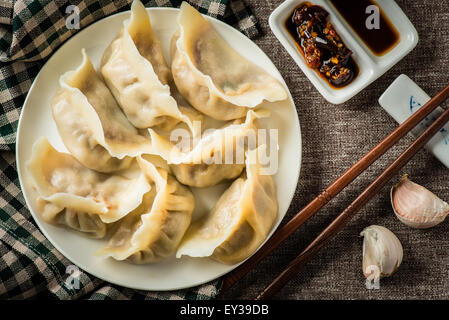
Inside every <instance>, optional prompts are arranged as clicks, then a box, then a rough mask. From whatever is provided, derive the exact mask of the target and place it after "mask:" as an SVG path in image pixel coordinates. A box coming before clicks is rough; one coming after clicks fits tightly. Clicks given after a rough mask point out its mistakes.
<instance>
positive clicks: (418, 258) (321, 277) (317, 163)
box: [225, 0, 449, 299]
mask: <svg viewBox="0 0 449 320" xmlns="http://www.w3.org/2000/svg"><path fill="white" fill-rule="evenodd" d="M281 2H282V1H275V0H266V1H258V0H248V1H247V3H248V4H250V5H251V7H252V9H253V12H254V14H255V16H256V17H257V18H258V20H259V23H260V25H261V28H262V30H263V32H264V35H263V36H262V37H260V38H259V39H257V40H256V41H255V42H256V43H257V44H258V45H259V46H260V47H261V48H262V49H263V50H264V51H265V52H266V53H267V54H268V56H269V57H270V58H271V59H272V60H273V62H274V64H275V65H276V66H277V68H278V69H279V71H280V72H281V74H282V76H283V77H284V79H285V81H286V83H287V85H288V87H289V89H290V91H291V93H292V95H293V98H294V100H295V104H296V108H297V110H298V114H299V120H300V123H301V129H302V139H303V162H302V168H301V174H300V180H299V183H298V187H297V190H296V194H295V197H294V200H293V202H292V204H291V206H290V209H289V211H288V213H287V216H286V218H285V219H284V222H285V221H287V219H289V218H291V217H292V216H293V215H294V214H295V213H296V212H297V211H299V209H301V208H302V207H303V206H304V205H306V204H307V203H308V202H309V201H311V200H312V199H313V198H314V197H315V196H316V195H318V193H319V192H320V191H321V190H322V189H324V188H325V187H326V186H327V185H329V184H330V183H331V182H332V181H334V180H335V179H336V178H337V177H338V176H339V175H340V174H342V173H343V172H344V171H345V170H346V169H347V168H348V167H350V166H351V165H352V164H353V163H354V162H355V161H356V160H358V159H359V158H360V157H362V156H363V155H364V154H365V153H366V152H367V151H369V150H370V149H371V148H372V147H373V146H374V145H376V144H377V143H378V142H379V141H380V140H381V139H382V138H383V137H384V136H386V135H387V134H388V133H390V132H391V131H392V130H393V129H394V128H395V127H396V126H397V124H396V122H395V121H394V120H393V119H392V118H390V116H389V115H388V114H387V113H386V112H385V111H384V110H383V109H382V108H381V107H380V105H379V103H378V102H377V100H378V98H379V97H380V95H381V94H382V93H383V92H384V90H385V89H386V88H387V87H388V86H389V85H390V84H391V82H392V81H393V80H394V79H395V78H396V77H397V76H399V75H400V74H401V73H404V74H406V75H408V76H409V77H410V78H412V79H413V80H414V81H416V82H417V84H418V85H419V86H421V87H422V88H423V89H424V90H425V91H426V92H427V93H428V94H429V95H431V96H432V95H434V94H435V93H436V92H438V91H439V90H440V89H441V88H442V87H444V86H445V85H446V84H447V83H449V72H448V65H449V12H448V2H447V1H446V0H444V1H420V0H408V1H407V0H397V1H396V2H397V3H398V4H399V5H400V6H401V8H402V10H403V11H404V12H405V14H406V15H407V16H408V17H409V19H410V20H411V21H412V23H413V24H414V25H415V27H416V29H417V31H418V33H419V36H420V40H419V43H418V46H417V47H416V48H415V49H414V50H413V51H412V52H411V53H410V54H409V55H408V56H407V57H405V58H404V59H403V60H402V61H401V62H399V63H398V64H397V65H396V66H394V67H393V68H392V69H391V70H390V71H388V72H387V73H386V74H385V75H383V76H382V77H381V78H380V79H378V80H377V81H375V82H374V83H373V84H371V85H370V86H369V87H368V88H367V89H365V90H363V91H362V92H361V93H360V94H358V95H357V96H356V97H355V98H353V99H352V100H350V101H349V102H347V103H345V104H342V105H339V106H335V105H332V104H330V103H328V102H327V101H326V100H324V98H323V97H322V96H321V95H320V94H319V93H318V91H317V90H316V89H315V88H314V87H313V86H312V84H311V83H310V82H309V80H308V79H307V78H306V77H305V76H304V74H303V73H302V72H301V70H300V69H299V67H298V66H296V64H295V63H294V61H293V59H292V58H291V57H290V56H289V55H288V53H287V52H286V51H285V50H284V49H283V47H282V46H281V44H280V43H279V42H278V40H277V39H276V38H275V37H274V35H273V33H272V32H271V30H270V28H269V26H268V17H269V15H270V13H271V12H272V11H273V10H274V9H275V8H276V7H277V6H278V5H279V4H280V3H281ZM411 141H412V139H411V138H410V137H407V138H405V139H404V140H403V141H401V143H399V144H398V145H397V146H396V147H394V148H393V149H392V150H391V151H390V152H388V153H387V154H386V155H385V156H384V157H382V158H381V159H380V160H379V161H378V162H377V163H376V164H374V165H373V166H372V167H371V168H370V169H369V170H367V172H365V173H364V174H363V175H362V176H361V177H360V178H359V179H357V180H356V181H355V182H354V183H353V184H352V185H351V186H350V187H348V188H347V190H346V191H344V192H343V193H342V194H341V195H340V196H339V197H338V198H337V199H335V200H334V201H333V202H332V203H330V204H329V205H328V206H326V207H325V208H324V209H323V210H321V212H319V213H318V214H317V215H315V216H314V217H313V218H312V219H310V221H309V222H308V223H306V224H305V225H304V226H303V227H302V228H300V229H299V230H298V231H297V232H296V233H295V234H294V235H293V236H292V237H291V238H290V239H289V240H288V241H287V242H286V243H285V244H284V245H282V246H281V247H280V248H279V249H278V250H276V251H275V252H274V254H272V255H270V256H269V257H268V258H266V259H265V260H264V261H263V262H262V263H261V264H260V265H259V266H258V267H257V268H256V269H255V270H253V271H252V272H251V273H250V274H249V275H248V276H247V277H246V278H244V279H243V280H242V281H241V282H240V283H239V284H237V285H236V286H235V287H234V288H232V289H231V290H230V291H229V292H228V293H227V294H226V295H225V298H253V297H254V296H255V295H256V294H257V293H258V292H259V291H260V290H261V289H262V288H263V287H264V286H265V285H267V284H268V283H269V282H270V280H271V279H273V278H274V277H275V276H276V275H277V274H278V273H279V272H280V271H281V270H282V269H283V268H284V267H285V266H286V265H287V264H288V262H289V261H290V260H291V259H293V258H294V257H295V256H296V255H297V254H298V253H299V250H300V249H301V248H304V247H305V246H306V245H307V244H308V243H309V242H310V241H311V240H312V239H313V238H314V237H315V236H316V235H317V234H318V233H319V232H320V231H321V230H322V229H323V228H324V227H325V226H326V225H327V224H328V223H329V222H330V221H331V220H332V219H333V218H335V217H336V215H337V214H339V213H340V212H341V211H342V210H343V209H344V208H345V207H346V206H347V205H348V204H349V203H350V202H351V201H352V200H353V199H354V198H355V197H356V196H357V195H358V193H359V192H360V191H362V190H363V189H364V188H365V187H366V186H367V185H368V184H369V183H370V182H371V181H372V180H373V179H374V178H375V177H376V176H377V175H378V174H379V173H380V172H381V171H382V170H383V169H384V168H385V167H386V166H387V164H389V163H390V162H392V161H393V159H394V158H395V157H396V156H398V155H399V154H400V152H402V150H404V149H405V147H406V146H408V144H410V143H411ZM402 172H403V173H408V174H409V175H410V176H411V178H412V179H413V180H414V181H416V182H417V183H420V184H422V185H424V186H426V187H428V188H429V189H431V190H432V191H434V192H435V193H436V194H438V195H439V196H440V197H442V198H443V199H445V200H446V201H449V179H448V173H449V170H448V169H447V168H446V167H444V166H443V165H442V164H441V163H440V162H438V161H437V160H436V159H435V158H434V157H433V156H432V155H430V154H429V153H427V152H426V151H421V152H420V153H419V154H417V155H416V156H415V158H414V159H413V160H412V161H411V162H410V163H409V164H408V165H407V166H406V167H405V168H404V169H403V170H402ZM399 178H400V175H398V176H397V178H395V180H396V181H397V180H399ZM396 181H392V182H391V183H389V184H388V185H387V186H386V187H385V188H384V189H383V190H382V192H381V193H380V194H379V195H377V196H376V197H375V198H374V199H373V200H372V201H371V202H370V203H369V205H367V206H366V207H365V208H364V209H363V210H361V211H360V212H359V214H358V215H357V216H356V217H355V218H354V219H353V220H352V221H351V223H350V224H349V225H348V226H347V227H346V228H345V229H344V231H342V232H341V233H340V234H339V235H338V236H337V237H336V238H334V239H333V240H332V241H331V242H330V243H329V245H328V246H327V247H325V248H324V249H323V250H322V251H321V252H320V254H319V255H318V256H316V257H315V258H314V259H313V260H312V261H311V262H310V263H309V264H308V265H307V266H306V267H305V268H304V269H303V270H302V271H301V272H300V273H299V274H298V275H296V276H295V277H294V278H293V280H292V281H291V282H290V283H289V284H288V285H287V286H286V287H285V288H284V289H283V290H282V291H281V292H279V293H278V295H277V296H276V298H283V299H447V298H449V279H448V273H449V236H448V235H449V222H443V223H442V224H440V225H439V226H437V227H435V228H432V229H430V230H414V229H411V228H409V227H407V226H405V225H403V224H402V223H401V222H399V221H398V220H397V219H396V217H395V216H394V214H393V212H392V209H391V205H390V198H389V190H390V188H391V186H392V185H393V182H396ZM371 224H378V225H382V226H385V227H387V228H389V229H390V230H391V231H393V232H394V233H395V234H396V235H397V236H398V238H399V239H400V241H401V242H402V245H403V247H404V260H403V263H402V265H401V267H400V268H399V270H398V271H397V273H396V274H394V276H392V277H391V278H386V279H382V280H381V281H380V289H379V290H367V289H366V287H365V279H364V277H363V275H362V272H361V267H362V266H361V264H362V262H361V261H362V238H360V237H359V234H360V231H362V229H363V228H365V227H367V226H369V225H371Z"/></svg>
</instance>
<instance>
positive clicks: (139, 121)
mask: <svg viewBox="0 0 449 320" xmlns="http://www.w3.org/2000/svg"><path fill="white" fill-rule="evenodd" d="M101 73H102V75H103V78H104V79H105V81H106V84H107V85H108V87H109V89H111V92H112V94H113V95H114V97H115V98H116V99H117V102H118V103H119V105H120V106H121V107H122V109H123V111H124V112H125V114H126V116H127V117H128V119H129V121H131V123H132V124H133V125H134V126H135V127H137V128H149V127H154V126H157V127H158V128H160V129H163V130H170V129H172V128H173V127H174V126H175V125H176V124H177V123H178V122H180V121H181V122H184V123H186V124H187V126H188V127H189V128H190V129H191V130H192V132H193V130H194V127H193V124H192V119H190V118H189V115H188V114H184V113H182V112H181V111H180V108H178V104H177V102H176V100H175V99H174V98H173V97H172V96H171V94H170V87H169V84H170V82H172V77H171V74H170V70H169V68H168V66H167V63H166V62H165V59H164V56H163V54H162V47H161V44H160V42H159V40H158V39H157V38H156V35H155V34H154V32H153V30H152V28H151V22H150V17H149V15H148V13H147V11H146V9H145V7H144V5H143V4H142V3H141V2H140V1H138V0H136V1H134V2H133V4H132V5H131V17H130V19H127V20H125V22H124V23H123V28H122V30H121V31H120V33H119V34H118V36H117V37H116V38H115V39H114V40H113V41H112V43H111V44H110V46H109V47H108V48H107V49H106V51H105V52H104V54H103V58H102V61H101ZM181 109H182V108H181Z"/></svg>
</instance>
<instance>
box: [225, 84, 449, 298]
mask: <svg viewBox="0 0 449 320" xmlns="http://www.w3.org/2000/svg"><path fill="white" fill-rule="evenodd" d="M448 97H449V85H447V86H446V87H445V88H444V89H443V90H441V91H440V92H439V93H438V94H436V95H435V96H434V97H433V98H432V99H430V100H429V101H428V102H427V103H426V104H425V105H424V106H422V107H421V108H420V109H419V110H418V111H417V112H415V113H414V114H413V115H412V116H411V117H409V118H408V119H407V120H406V121H405V122H404V123H402V124H401V125H400V126H399V127H397V128H396V129H395V130H394V131H393V132H392V133H390V135H388V136H387V137H386V138H384V139H383V140H382V141H381V142H380V143H379V144H378V145H377V146H375V147H374V148H373V149H372V150H371V151H370V152H368V153H367V154H366V155H365V156H364V157H363V158H361V159H360V160H359V161H358V162H357V163H355V164H354V165H353V166H352V167H351V168H349V169H348V170H347V171H346V172H345V173H344V174H343V175H341V176H340V177H339V178H338V179H337V180H335V181H334V182H333V183H332V184H331V185H329V186H328V187H327V188H326V189H325V190H324V191H323V192H322V193H321V194H320V195H319V196H317V197H316V198H315V199H313V200H312V201H311V202H310V203H309V204H308V205H307V206H305V207H304V208H303V209H302V210H301V211H299V212H298V213H297V214H296V215H295V216H294V217H293V218H292V219H291V220H289V221H288V222H287V223H286V224H285V225H283V226H282V227H280V228H279V229H278V230H276V232H275V233H273V235H272V236H271V237H270V239H268V240H267V242H265V244H264V245H263V246H262V247H261V248H260V249H259V250H258V251H257V252H256V253H255V254H254V255H253V256H252V257H250V258H249V259H247V260H246V261H245V262H244V263H242V264H241V265H240V266H238V267H237V268H236V269H234V270H233V271H232V272H230V273H229V274H227V275H226V276H225V277H224V279H223V285H222V288H221V290H220V294H219V296H221V295H223V294H224V293H225V292H226V291H227V290H229V288H231V287H232V286H233V285H234V284H235V283H236V282H237V281H239V280H240V279H241V278H243V277H244V276H245V275H246V274H247V273H248V272H249V271H250V270H251V269H252V268H253V267H254V266H256V265H257V264H258V263H259V262H260V261H261V260H262V259H263V258H264V257H265V256H267V255H268V254H270V253H271V252H272V251H273V250H274V249H275V248H277V247H278V246H279V245H280V244H281V243H282V242H283V241H284V240H285V239H287V238H288V237H289V236H290V235H291V234H292V233H293V232H294V231H296V230H297V229H298V228H299V227H300V226H301V225H302V224H304V222H306V221H307V220H308V219H309V218H310V217H311V216H312V215H314V214H315V213H316V212H317V211H319V210H320V209H321V208H322V207H323V206H324V205H325V204H327V203H328V202H329V201H330V200H331V199H332V198H334V197H335V196H336V195H338V194H339V193H340V191H341V190H343V189H344V188H345V187H346V186H347V185H348V184H350V183H351V182H352V181H353V180H354V179H355V178H357V177H358V176H359V175H360V174H361V173H362V172H363V171H365V170H366V169H367V168H368V167H369V166H370V165H371V164H372V163H373V162H374V161H376V160H377V159H378V158H379V157H381V156H382V155H383V154H384V153H385V152H386V151H388V150H389V149H390V148H391V147H392V146H393V145H394V144H395V143H396V142H398V141H399V140H400V139H401V138H402V137H404V136H405V135H406V134H407V133H408V132H410V131H411V130H412V129H413V128H414V127H415V126H416V125H418V124H419V123H420V122H421V121H422V120H423V119H424V118H425V117H426V116H427V115H428V114H429V113H431V112H432V111H433V110H435V109H436V108H437V107H438V106H439V105H440V104H441V103H442V102H443V101H445V100H446V99H447V98H448Z"/></svg>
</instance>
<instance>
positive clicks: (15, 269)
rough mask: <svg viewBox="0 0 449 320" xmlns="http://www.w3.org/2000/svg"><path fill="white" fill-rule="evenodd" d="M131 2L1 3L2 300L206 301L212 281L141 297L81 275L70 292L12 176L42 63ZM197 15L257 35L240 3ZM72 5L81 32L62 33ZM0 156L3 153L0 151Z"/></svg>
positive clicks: (203, 1)
mask: <svg viewBox="0 0 449 320" xmlns="http://www.w3.org/2000/svg"><path fill="white" fill-rule="evenodd" d="M130 3H131V0H109V1H107V0H87V1H79V0H72V1H64V0H62V1H61V0H57V1H50V0H25V1H12V0H0V241H1V243H0V299H23V298H31V297H33V298H36V297H38V298H39V297H47V298H56V299H77V298H84V299H209V298H213V297H214V296H215V295H216V294H217V292H218V288H220V285H221V281H220V280H217V281H213V282H211V283H209V284H205V285H202V286H199V287H197V288H193V289H190V290H183V291H176V292H164V293H155V292H145V291H138V290H131V289H126V288H122V287H120V286H116V285H112V284H109V283H106V282H104V281H102V280H99V279H97V278H95V277H93V276H91V275H89V274H88V273H85V272H83V271H82V270H80V274H79V277H78V278H79V281H80V286H79V289H74V288H72V286H71V285H70V284H71V282H70V279H69V277H70V273H67V272H66V271H67V267H69V266H70V265H71V263H70V261H68V260H67V259H66V258H65V257H64V256H62V255H61V254H60V253H59V252H58V251H57V250H56V249H55V248H54V247H53V246H52V245H51V244H50V243H49V241H48V240H47V239H46V238H45V237H44V236H43V235H42V233H41V232H40V231H39V229H38V228H37V226H36V225H35V223H34V220H33V219H32V218H31V215H30V213H29V211H28V209H27V208H26V205H25V200H24V198H23V195H22V193H21V191H20V186H19V180H18V176H17V171H16V162H15V156H14V153H13V152H12V151H13V150H14V149H15V135H16V129H17V124H18V119H19V114H20V110H21V107H22V105H23V102H24V100H25V97H26V94H27V93H28V90H29V88H30V86H31V84H32V82H33V79H34V78H35V77H36V75H37V74H38V72H39V70H40V68H41V67H42V65H43V64H44V63H45V60H46V59H47V58H48V57H49V56H50V55H51V53H52V52H54V51H55V49H57V48H58V47H59V46H60V45H61V44H62V43H63V42H64V41H65V40H67V39H68V38H70V37H71V36H72V35H73V34H74V33H76V32H77V31H79V30H80V29H82V28H84V27H86V26H87V25H89V24H90V23H92V22H94V21H96V20H98V19H101V18H103V17H105V16H108V15H110V14H113V13H116V12H120V11H124V10H129V6H130ZM144 3H145V4H146V6H167V7H179V6H180V4H181V1H180V0H151V1H144ZM189 3H191V4H192V5H193V6H195V7H196V8H198V9H199V11H200V12H202V13H205V14H208V15H211V16H213V17H216V18H218V19H221V20H223V21H225V22H227V23H229V24H231V25H233V26H234V27H236V28H237V29H239V30H240V31H242V32H243V33H244V34H246V35H247V36H248V37H255V36H257V35H258V34H259V28H258V25H257V21H256V19H255V17H254V16H253V15H252V13H251V11H250V9H249V8H248V7H247V6H246V5H245V4H244V2H243V1H241V0H190V1H189ZM69 5H77V6H78V8H79V11H80V15H79V16H80V19H79V20H80V21H79V22H80V29H68V28H67V27H66V18H67V16H68V13H66V12H65V10H66V8H67V6H69ZM1 150H3V151H1Z"/></svg>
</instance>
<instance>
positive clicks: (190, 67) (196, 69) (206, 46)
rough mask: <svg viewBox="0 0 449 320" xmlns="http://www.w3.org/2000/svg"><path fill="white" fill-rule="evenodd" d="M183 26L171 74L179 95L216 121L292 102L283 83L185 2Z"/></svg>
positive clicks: (180, 20) (180, 19) (180, 18)
mask: <svg viewBox="0 0 449 320" xmlns="http://www.w3.org/2000/svg"><path fill="white" fill-rule="evenodd" d="M178 25H179V30H178V31H177V33H176V34H175V35H174V37H173V39H172V44H171V55H172V65H171V70H172V74H173V78H174V80H175V83H176V86H177V87H178V89H179V91H180V92H181V94H182V95H183V96H184V97H185V98H186V99H187V101H188V102H189V103H190V104H191V105H192V106H193V107H194V108H196V109H197V110H199V111H201V112H203V113H205V114H206V115H208V116H210V117H212V118H214V119H217V120H232V119H237V118H241V117H244V116H245V114H246V113H247V111H248V108H254V107H256V106H258V105H259V104H261V103H262V102H263V101H264V100H267V101H280V100H284V99H286V98H287V93H286V91H285V89H284V87H283V86H282V84H281V83H280V82H279V81H278V80H276V79H274V78H273V77H271V76H270V75H268V74H267V73H266V72H265V71H264V70H263V69H261V68H260V67H258V66H256V65H255V64H253V63H252V62H250V61H248V60H247V59H245V58H244V57H242V56H241V55H240V54H239V53H237V52H236V51H235V50H234V49H233V48H232V47H231V46H230V45H229V44H228V43H227V42H226V41H225V40H224V39H223V38H222V37H221V36H220V35H219V34H218V33H217V32H216V31H215V29H214V28H213V27H212V25H211V23H210V22H209V21H208V20H206V19H205V18H204V17H203V16H202V15H201V14H200V13H199V12H198V11H196V10H195V9H194V8H193V7H192V6H190V5H189V4H188V3H186V2H183V3H182V5H181V11H180V13H179V16H178Z"/></svg>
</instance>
